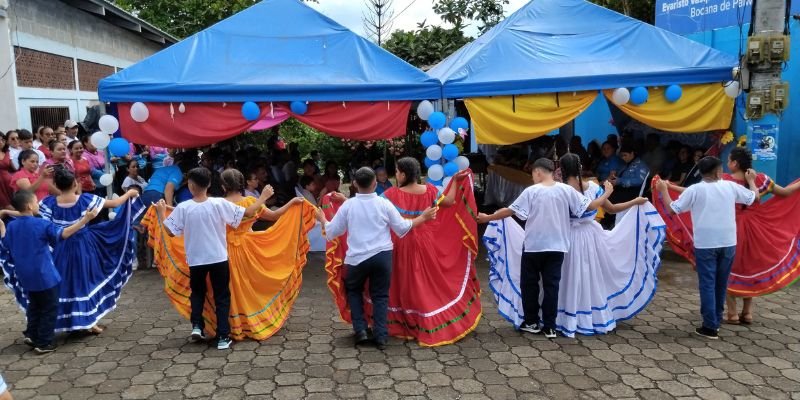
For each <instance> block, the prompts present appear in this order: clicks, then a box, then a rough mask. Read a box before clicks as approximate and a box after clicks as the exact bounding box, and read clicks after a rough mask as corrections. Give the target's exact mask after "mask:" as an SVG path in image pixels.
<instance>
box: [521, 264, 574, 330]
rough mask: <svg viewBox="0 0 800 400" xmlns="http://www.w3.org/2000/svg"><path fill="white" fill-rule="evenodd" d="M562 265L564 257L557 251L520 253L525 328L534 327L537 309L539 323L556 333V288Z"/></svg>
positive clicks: (559, 279) (536, 321) (536, 319)
mask: <svg viewBox="0 0 800 400" xmlns="http://www.w3.org/2000/svg"><path fill="white" fill-rule="evenodd" d="M563 263H564V253H561V252H558V251H543V252H537V253H522V263H521V265H520V267H521V269H520V277H519V280H520V289H521V291H522V310H523V313H524V314H525V323H526V324H531V325H533V324H538V323H539V310H540V309H541V311H542V318H541V320H542V324H543V325H544V327H545V329H556V314H557V313H558V285H559V283H560V281H561V264H563ZM540 280H541V282H542V289H544V297H543V299H542V304H541V306H539V281H540Z"/></svg>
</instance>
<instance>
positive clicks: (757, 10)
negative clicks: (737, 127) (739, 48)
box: [736, 0, 791, 177]
mask: <svg viewBox="0 0 800 400" xmlns="http://www.w3.org/2000/svg"><path fill="white" fill-rule="evenodd" d="M740 1H743V0H740ZM790 4H791V1H790V0H757V1H756V0H754V1H753V9H752V13H753V14H752V19H751V21H750V31H749V33H748V37H747V46H746V48H745V54H744V60H743V61H744V62H743V65H742V69H741V77H736V78H737V79H738V78H741V81H742V88H743V89H745V90H746V91H747V96H746V100H745V108H746V110H745V117H746V125H747V136H748V140H747V142H748V146H749V147H750V149H751V150H753V159H754V161H755V163H754V164H755V167H756V169H758V170H760V171H763V172H765V173H766V174H768V175H771V176H773V177H775V175H776V174H777V145H778V136H779V132H780V120H781V114H782V113H783V111H784V110H786V108H787V106H788V103H789V85H788V83H787V82H784V81H783V80H782V79H781V74H782V72H783V69H784V64H785V63H786V62H787V61H788V60H789V20H788V19H789V8H790Z"/></svg>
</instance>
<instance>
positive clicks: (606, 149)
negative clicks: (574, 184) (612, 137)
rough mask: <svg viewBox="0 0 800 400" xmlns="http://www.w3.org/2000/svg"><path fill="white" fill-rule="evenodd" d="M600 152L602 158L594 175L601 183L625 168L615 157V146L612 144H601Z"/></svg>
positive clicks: (619, 159) (620, 160)
mask: <svg viewBox="0 0 800 400" xmlns="http://www.w3.org/2000/svg"><path fill="white" fill-rule="evenodd" d="M601 151H602V156H603V158H602V159H601V160H600V162H599V163H598V165H597V170H596V173H597V179H598V180H599V181H600V182H603V181H605V180H607V179H608V178H609V177H611V176H612V175H613V176H616V174H617V173H618V172H621V171H622V169H623V168H625V162H624V161H622V159H621V158H619V156H618V155H617V146H616V145H615V144H614V143H612V142H605V143H603V146H602V147H601Z"/></svg>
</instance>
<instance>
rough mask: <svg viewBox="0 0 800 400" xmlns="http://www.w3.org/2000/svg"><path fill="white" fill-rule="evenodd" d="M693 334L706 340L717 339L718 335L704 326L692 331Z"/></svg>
mask: <svg viewBox="0 0 800 400" xmlns="http://www.w3.org/2000/svg"><path fill="white" fill-rule="evenodd" d="M694 333H696V334H698V335H700V336H702V337H704V338H706V339H714V340H716V339H719V335H718V334H717V331H716V330H714V329H709V328H706V327H705V326H701V327H699V328H697V329H695V330H694Z"/></svg>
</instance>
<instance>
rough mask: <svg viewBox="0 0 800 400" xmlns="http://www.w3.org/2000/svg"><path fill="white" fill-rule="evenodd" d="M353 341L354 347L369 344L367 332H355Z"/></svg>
mask: <svg viewBox="0 0 800 400" xmlns="http://www.w3.org/2000/svg"><path fill="white" fill-rule="evenodd" d="M353 339H354V340H355V343H356V346H359V345H362V344H365V343H367V342H369V335H367V332H365V331H360V332H356V335H355V336H354V337H353Z"/></svg>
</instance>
